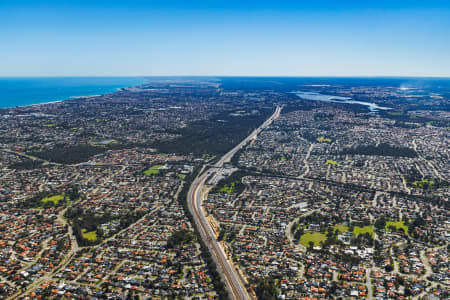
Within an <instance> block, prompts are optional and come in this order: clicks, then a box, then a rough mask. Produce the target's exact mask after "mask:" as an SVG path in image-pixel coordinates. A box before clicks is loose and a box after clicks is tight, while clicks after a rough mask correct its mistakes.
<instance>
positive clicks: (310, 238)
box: [300, 231, 327, 247]
mask: <svg viewBox="0 0 450 300" xmlns="http://www.w3.org/2000/svg"><path fill="white" fill-rule="evenodd" d="M326 239H327V237H326V235H325V234H323V233H320V232H315V231H307V232H306V233H305V234H304V235H302V236H301V237H300V244H302V245H303V246H305V247H308V246H309V242H313V243H314V246H319V245H320V242H323V241H325V240H326Z"/></svg>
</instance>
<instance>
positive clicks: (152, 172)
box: [144, 165, 163, 176]
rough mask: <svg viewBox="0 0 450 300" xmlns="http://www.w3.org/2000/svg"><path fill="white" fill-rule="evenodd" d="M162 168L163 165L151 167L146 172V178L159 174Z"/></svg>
mask: <svg viewBox="0 0 450 300" xmlns="http://www.w3.org/2000/svg"><path fill="white" fill-rule="evenodd" d="M162 167H163V165H154V166H151V167H150V168H149V169H147V170H145V171H144V174H145V175H146V176H150V175H156V174H159V169H160V168H162Z"/></svg>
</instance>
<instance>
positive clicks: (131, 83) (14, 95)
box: [0, 77, 146, 111]
mask: <svg viewBox="0 0 450 300" xmlns="http://www.w3.org/2000/svg"><path fill="white" fill-rule="evenodd" d="M102 79H104V80H108V79H109V78H100V80H102ZM10 80H11V81H17V82H13V83H14V84H11V86H12V87H11V86H9V85H8V83H4V85H3V86H2V82H1V81H0V95H3V97H4V98H3V99H1V97H0V111H4V110H13V109H21V108H22V109H23V108H26V107H38V106H40V105H49V104H55V103H61V102H63V101H70V100H72V101H73V100H79V99H88V98H93V97H100V96H104V95H107V94H113V93H117V92H120V91H124V90H126V89H129V88H133V87H139V86H141V85H142V84H144V83H145V82H146V80H145V78H134V77H133V78H125V81H126V82H124V83H123V84H120V82H113V83H107V84H105V83H102V82H97V83H96V82H95V80H96V79H93V80H94V81H92V82H91V81H90V78H82V80H83V82H81V83H78V84H76V85H70V84H67V83H65V82H61V83H60V82H52V80H54V79H53V78H49V79H48V82H47V81H46V80H47V79H45V78H38V79H36V80H39V81H40V84H41V85H36V84H35V85H36V87H33V85H31V87H30V86H29V85H28V83H27V82H26V81H27V80H30V79H28V78H24V79H10ZM57 80H59V81H64V80H69V81H70V80H71V79H70V78H69V79H66V78H58V79H57ZM75 80H77V79H75ZM97 80H98V79H97ZM118 80H119V81H120V79H118ZM21 81H22V82H21ZM42 83H43V84H42ZM5 95H6V96H5ZM41 95H42V96H41ZM59 96H60V97H59ZM33 98H34V99H33ZM45 98H46V100H39V99H45ZM52 98H53V99H52ZM21 99H27V100H21ZM29 99H31V100H29ZM27 102H28V103H27Z"/></svg>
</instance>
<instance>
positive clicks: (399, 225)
mask: <svg viewBox="0 0 450 300" xmlns="http://www.w3.org/2000/svg"><path fill="white" fill-rule="evenodd" d="M389 226H394V227H395V228H397V229H399V228H403V230H404V231H405V233H406V234H408V226H406V225H405V222H403V221H387V222H386V227H385V229H386V230H389Z"/></svg>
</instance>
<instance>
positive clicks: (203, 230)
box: [187, 106, 282, 299]
mask: <svg viewBox="0 0 450 300" xmlns="http://www.w3.org/2000/svg"><path fill="white" fill-rule="evenodd" d="M281 109H282V107H280V106H277V108H276V110H275V112H274V113H273V114H272V115H271V116H270V118H268V119H267V120H266V121H265V122H264V123H263V124H262V125H261V126H259V127H258V128H257V129H255V130H254V131H253V132H252V133H251V134H250V135H249V136H248V137H246V138H245V139H244V140H243V141H242V142H240V143H239V144H238V145H237V146H236V147H234V148H233V149H232V150H230V151H229V152H228V153H226V154H225V155H224V156H222V158H221V159H220V160H219V161H218V162H217V163H216V164H215V165H214V167H212V168H210V169H208V170H207V171H205V172H203V173H202V172H200V174H199V175H198V176H197V178H195V180H194V181H193V182H192V184H191V186H190V188H189V192H188V195H187V203H188V207H189V211H190V212H191V213H192V215H193V217H194V221H195V225H196V226H197V229H198V231H199V232H200V236H201V238H202V240H203V241H204V242H205V244H206V246H207V247H208V249H209V251H210V252H211V255H212V257H213V259H214V261H215V262H216V264H217V265H218V266H220V269H219V270H218V271H219V272H220V274H221V276H222V278H223V279H224V281H225V283H226V285H227V288H228V290H229V292H230V293H231V296H232V299H251V298H252V297H251V296H250V295H249V294H248V292H247V289H246V288H245V284H244V282H243V279H242V278H241V276H240V275H239V273H238V272H237V271H236V269H235V267H234V265H233V263H232V262H231V261H230V260H228V258H227V256H226V255H225V252H224V250H223V248H222V246H221V245H220V244H219V242H218V241H217V239H216V235H215V233H214V230H213V229H212V227H211V225H210V224H209V222H208V220H207V219H206V216H205V214H204V212H203V209H202V201H203V198H204V196H205V195H206V189H205V188H204V187H205V183H206V180H207V178H209V177H210V176H213V175H214V174H215V173H216V172H218V170H219V168H221V167H222V166H223V164H225V163H226V162H229V161H230V159H231V158H232V157H233V156H234V155H235V154H236V152H238V151H239V150H240V149H241V148H242V147H244V146H245V145H246V144H247V143H248V142H249V141H250V140H251V139H255V138H256V137H257V136H258V134H259V133H260V132H261V131H262V130H263V129H264V128H266V127H267V126H269V125H270V124H271V123H272V121H273V120H275V119H277V118H278V117H279V116H280V112H281Z"/></svg>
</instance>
